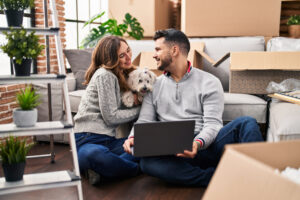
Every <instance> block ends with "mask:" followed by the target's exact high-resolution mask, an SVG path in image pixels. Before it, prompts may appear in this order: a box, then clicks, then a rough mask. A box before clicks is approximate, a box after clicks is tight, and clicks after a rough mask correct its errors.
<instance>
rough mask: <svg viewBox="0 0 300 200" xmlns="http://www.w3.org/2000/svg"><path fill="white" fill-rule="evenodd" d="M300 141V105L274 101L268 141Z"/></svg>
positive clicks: (271, 108) (271, 107)
mask: <svg viewBox="0 0 300 200" xmlns="http://www.w3.org/2000/svg"><path fill="white" fill-rule="evenodd" d="M292 139H300V105H297V104H293V103H287V102H282V101H279V100H276V99H273V100H272V103H271V105H270V122H269V129H268V134H267V141H269V142H277V141H281V140H292Z"/></svg>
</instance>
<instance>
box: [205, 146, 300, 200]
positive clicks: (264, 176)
mask: <svg viewBox="0 0 300 200" xmlns="http://www.w3.org/2000/svg"><path fill="white" fill-rule="evenodd" d="M264 144H266V143H264ZM269 156H272V157H276V156H277V155H276V154H271V155H269ZM286 164H288V163H286ZM299 197H300V185H299V184H297V183H294V182H292V181H290V180H288V179H287V178H285V177H283V176H281V175H280V174H277V173H276V172H275V170H274V169H273V168H271V167H269V166H267V165H265V164H263V163H261V162H259V161H257V160H255V159H253V158H252V157H251V156H248V155H246V154H243V153H242V152H240V151H238V150H237V149H235V148H226V150H225V152H224V155H223V156H222V158H221V161H220V163H219V165H218V167H217V170H216V172H215V173H214V175H213V178H212V180H211V181H210V184H209V186H208V188H207V190H206V191H205V194H204V197H203V199H204V200H215V199H231V200H240V199H246V200H248V199H249V200H253V199H257V200H258V199H272V200H281V199H292V200H296V199H299Z"/></svg>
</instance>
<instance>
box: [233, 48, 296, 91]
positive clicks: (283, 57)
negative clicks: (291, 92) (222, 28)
mask: <svg viewBox="0 0 300 200" xmlns="http://www.w3.org/2000/svg"><path fill="white" fill-rule="evenodd" d="M288 78H296V79H300V52H232V53H230V80H229V92H231V93H246V94H267V92H266V88H267V86H268V84H269V82H271V81H275V82H277V83H279V82H281V81H283V80H285V79H288Z"/></svg>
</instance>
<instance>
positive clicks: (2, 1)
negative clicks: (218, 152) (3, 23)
mask: <svg viewBox="0 0 300 200" xmlns="http://www.w3.org/2000/svg"><path fill="white" fill-rule="evenodd" d="M29 7H31V8H33V7H34V0H0V9H1V10H4V12H5V15H6V19H7V25H8V26H22V24H23V15H24V10H25V9H27V8H29Z"/></svg>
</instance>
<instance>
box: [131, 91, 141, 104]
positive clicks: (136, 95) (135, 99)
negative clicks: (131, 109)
mask: <svg viewBox="0 0 300 200" xmlns="http://www.w3.org/2000/svg"><path fill="white" fill-rule="evenodd" d="M133 97H134V105H135V106H138V105H141V102H140V101H139V97H138V94H133Z"/></svg>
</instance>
